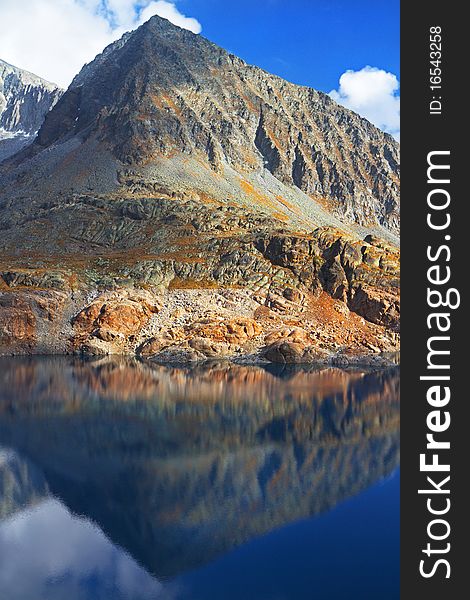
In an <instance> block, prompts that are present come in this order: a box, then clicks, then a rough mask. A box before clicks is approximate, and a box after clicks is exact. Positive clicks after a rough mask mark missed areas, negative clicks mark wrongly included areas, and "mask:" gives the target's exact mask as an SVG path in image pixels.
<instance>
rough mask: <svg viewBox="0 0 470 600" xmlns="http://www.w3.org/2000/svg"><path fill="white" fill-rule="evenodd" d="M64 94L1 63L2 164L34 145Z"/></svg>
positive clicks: (0, 152) (0, 137) (0, 145)
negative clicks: (40, 129)
mask: <svg viewBox="0 0 470 600" xmlns="http://www.w3.org/2000/svg"><path fill="white" fill-rule="evenodd" d="M62 93H63V90H61V89H60V88H58V87H57V86H56V85H54V84H52V83H49V82H47V81H45V80H44V79H41V78H40V77H37V76H36V75H33V74H32V73H28V72H27V71H24V70H22V69H18V68H17V67H14V66H12V65H9V64H8V63H6V62H4V61H3V60H0V162H1V161H2V160H4V159H6V158H8V157H9V156H11V155H13V154H15V153H16V152H18V151H19V150H20V149H21V148H23V147H24V146H26V145H27V144H29V143H31V142H32V141H33V139H34V137H35V135H36V134H37V132H38V130H39V128H40V127H41V125H42V123H43V121H44V117H45V116H46V114H47V113H48V112H49V111H50V109H51V108H52V107H53V106H54V105H55V103H56V102H57V100H58V99H59V98H60V96H61V95H62Z"/></svg>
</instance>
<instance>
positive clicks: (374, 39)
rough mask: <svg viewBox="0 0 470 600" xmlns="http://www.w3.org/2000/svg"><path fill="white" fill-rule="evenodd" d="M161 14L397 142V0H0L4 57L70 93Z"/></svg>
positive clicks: (0, 38) (0, 44) (0, 50)
mask: <svg viewBox="0 0 470 600" xmlns="http://www.w3.org/2000/svg"><path fill="white" fill-rule="evenodd" d="M154 14H158V15H160V16H162V17H165V18H167V19H169V20H170V21H172V22H173V23H175V24H176V25H179V26H180V27H184V28H186V29H189V30H191V31H193V32H194V33H196V34H199V33H202V35H204V36H205V37H207V38H208V39H210V40H211V41H213V42H215V43H217V44H218V45H220V46H222V47H224V48H226V49H227V50H229V51H230V52H233V53H234V54H237V55H238V56H240V57H241V58H243V59H244V60H246V61H247V62H249V63H251V64H255V65H258V66H260V67H262V68H264V69H266V70H267V71H269V72H271V73H275V74H276V75H279V76H281V77H284V78H285V79H287V80H289V81H292V82H294V83H298V84H301V85H309V86H312V87H314V88H316V89H318V90H322V91H324V92H327V93H330V94H331V96H332V97H333V98H334V99H335V100H336V101H337V102H339V103H340V104H343V105H344V106H347V107H348V108H351V109H352V110H354V111H356V112H358V113H359V114H361V115H362V116H365V117H366V118H368V119H369V120H370V121H372V122H373V123H375V124H376V125H377V126H378V127H380V128H382V129H383V130H384V131H388V132H389V133H391V134H392V135H394V136H395V137H396V138H397V139H398V138H399V129H400V124H399V114H400V100H399V78H400V74H399V66H400V63H399V61H400V57H399V44H400V35H399V0H375V1H373V0H0V58H2V59H3V60H6V61H7V62H10V63H11V64H14V65H16V66H18V67H21V68H23V69H27V70H29V71H32V72H33V73H36V74H37V75H40V76H41V77H44V78H45V79H48V80H49V81H53V82H55V83H57V84H59V85H61V86H62V87H67V86H68V85H69V84H70V82H71V80H72V78H73V76H74V75H75V74H76V73H77V72H78V71H79V70H80V68H81V67H82V66H83V64H84V63H86V62H90V61H91V60H93V58H94V57H95V56H96V54H98V53H99V52H101V51H102V50H103V48H104V47H105V46H106V45H108V44H109V43H111V42H112V41H114V40H116V39H118V38H119V37H121V36H122V34H123V33H124V32H125V31H129V30H132V29H135V28H136V27H138V26H139V25H140V24H142V23H143V22H144V21H146V20H147V19H149V18H150V17H151V16H152V15H154ZM2 23H3V24H6V25H3V27H2Z"/></svg>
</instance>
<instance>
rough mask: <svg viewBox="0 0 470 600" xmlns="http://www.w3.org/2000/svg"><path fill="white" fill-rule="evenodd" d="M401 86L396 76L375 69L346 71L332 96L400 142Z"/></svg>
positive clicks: (366, 68)
mask: <svg viewBox="0 0 470 600" xmlns="http://www.w3.org/2000/svg"><path fill="white" fill-rule="evenodd" d="M399 88H400V83H399V81H398V79H397V77H396V75H394V74H393V73H388V72H387V71H384V70H383V69H377V68H376V67H369V66H367V67H364V68H363V69H361V70H360V71H351V70H350V71H346V72H345V73H343V74H342V75H341V77H340V79H339V88H338V89H337V90H332V91H331V92H330V96H331V97H332V98H333V100H336V102H338V103H339V104H342V105H343V106H346V108H350V109H351V110H354V111H355V112H357V113H359V114H360V115H361V116H362V117H365V118H366V119H368V120H369V121H370V122H371V123H374V125H377V127H379V128H380V129H382V130H383V131H386V132H387V133H390V134H391V135H393V136H394V137H395V138H396V139H397V140H399V139H400V96H399Z"/></svg>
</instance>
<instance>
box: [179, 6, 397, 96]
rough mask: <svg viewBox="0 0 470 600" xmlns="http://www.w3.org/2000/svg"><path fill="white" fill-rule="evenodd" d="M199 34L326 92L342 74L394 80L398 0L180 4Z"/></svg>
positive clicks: (295, 80)
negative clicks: (373, 71)
mask: <svg viewBox="0 0 470 600" xmlns="http://www.w3.org/2000/svg"><path fill="white" fill-rule="evenodd" d="M177 5H178V7H179V8H180V9H181V11H182V12H183V13H184V14H187V15H191V16H194V17H195V18H197V19H198V21H199V22H200V23H201V25H202V35H204V36H205V37H207V38H209V39H210V40H212V41H213V42H215V43H217V44H219V45H220V46H223V47H224V48H226V49H227V50H230V51H231V52H233V53H234V54H237V55H238V56H240V57H241V58H243V59H245V60H246V61H247V62H250V63H252V64H256V65H258V66H260V67H263V68H264V69H266V70H267V71H269V72H271V73H275V74H276V75H280V76H281V77H284V78H285V79H288V80H290V81H293V82H294V83H299V84H302V85H310V86H312V87H315V88H317V89H320V90H323V91H326V92H329V91H330V90H331V89H333V88H336V87H337V84H338V80H339V77H340V75H341V74H342V73H344V71H346V70H347V69H352V70H359V69H361V68H363V67H364V66H366V65H372V66H374V67H378V68H381V69H384V70H386V71H390V72H392V73H394V74H395V75H397V77H398V78H399V68H400V27H399V1H398V0H375V1H374V0H237V1H236V2H232V1H230V0H225V1H221V0H181V1H180V2H178V3H177Z"/></svg>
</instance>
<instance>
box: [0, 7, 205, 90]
mask: <svg viewBox="0 0 470 600" xmlns="http://www.w3.org/2000/svg"><path fill="white" fill-rule="evenodd" d="M25 4H26V3H25V2H19V1H18V0H0V58H2V59H3V60H6V61H7V62H9V63H11V64H13V65H15V66H17V67H21V68H23V69H26V70H28V71H32V72H33V73H35V74H36V75H39V76H41V77H44V78H45V79H48V80H49V81H53V82H55V83H57V84H59V85H61V86H63V87H66V86H68V84H69V83H70V81H71V80H72V78H73V76H74V75H75V74H76V73H78V71H79V70H80V69H81V67H82V66H83V65H84V64H85V63H86V62H90V61H91V60H93V58H94V57H95V56H96V55H97V54H98V53H99V52H101V51H102V50H103V48H104V47H105V46H107V45H108V44H110V43H111V42H113V41H114V40H116V39H118V38H119V37H121V35H122V34H123V33H124V32H125V31H129V30H132V29H135V28H136V27H138V26H139V25H141V24H142V23H144V22H145V21H147V20H148V19H149V18H150V17H152V16H153V15H159V16H161V17H164V18H166V19H168V20H169V21H171V22H172V23H174V24H175V25H178V26H179V27H183V28H185V29H189V30H190V31H192V32H194V33H199V32H200V31H201V25H200V23H199V22H198V21H197V20H196V19H194V18H190V17H186V16H185V15H183V14H181V12H180V11H179V10H178V8H177V6H176V4H175V2H168V1H167V0H140V1H136V0H28V2H27V7H25Z"/></svg>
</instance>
